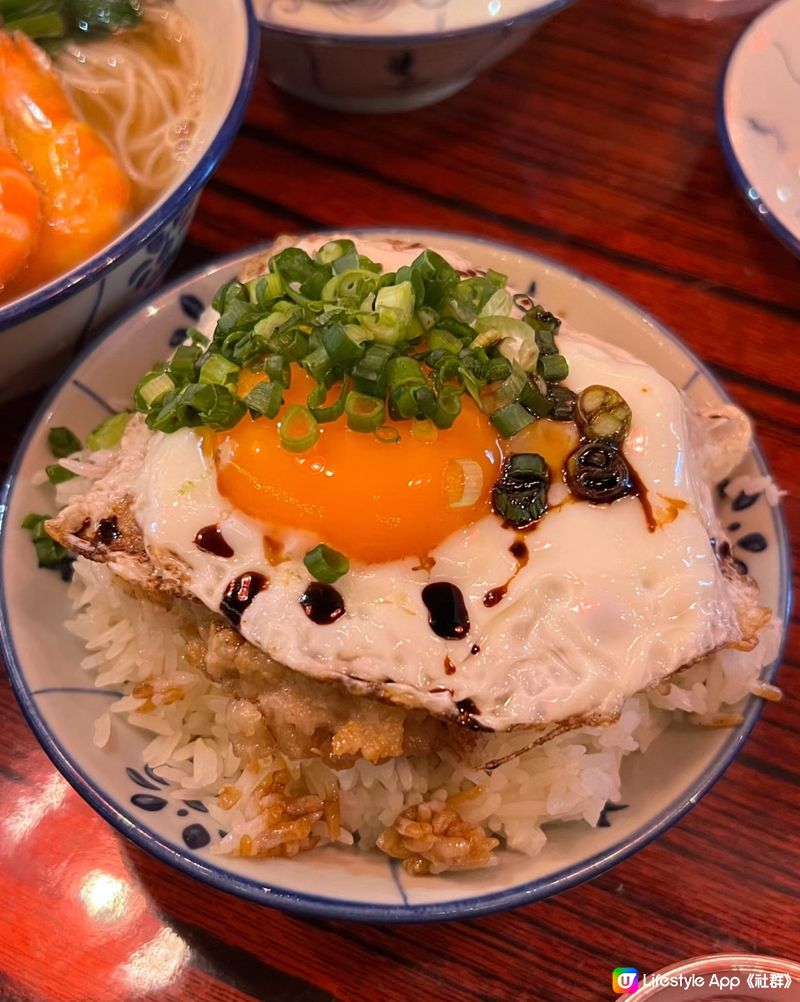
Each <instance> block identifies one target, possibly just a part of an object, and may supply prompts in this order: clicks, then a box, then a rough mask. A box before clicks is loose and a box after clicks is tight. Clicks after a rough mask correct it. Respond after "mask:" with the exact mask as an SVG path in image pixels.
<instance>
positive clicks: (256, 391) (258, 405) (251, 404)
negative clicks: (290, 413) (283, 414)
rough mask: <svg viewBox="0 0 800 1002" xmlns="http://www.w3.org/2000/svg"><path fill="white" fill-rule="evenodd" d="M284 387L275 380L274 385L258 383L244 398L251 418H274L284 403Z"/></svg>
mask: <svg viewBox="0 0 800 1002" xmlns="http://www.w3.org/2000/svg"><path fill="white" fill-rule="evenodd" d="M283 393H284V385H283V383H281V382H279V381H278V380H275V381H274V382H272V383H267V382H263V383H256V385H255V386H254V387H253V388H252V390H250V392H249V393H248V394H247V396H246V397H245V398H244V402H245V405H246V407H247V409H248V410H249V411H250V415H251V417H254V418H259V417H265V418H274V417H277V415H278V411H279V410H280V409H281V404H282V403H283Z"/></svg>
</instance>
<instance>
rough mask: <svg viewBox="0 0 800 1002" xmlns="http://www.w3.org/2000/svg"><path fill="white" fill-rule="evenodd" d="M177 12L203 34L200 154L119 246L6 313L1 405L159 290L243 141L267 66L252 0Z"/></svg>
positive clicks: (0, 314)
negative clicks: (261, 61) (225, 163)
mask: <svg viewBox="0 0 800 1002" xmlns="http://www.w3.org/2000/svg"><path fill="white" fill-rule="evenodd" d="M175 4H176V6H177V7H178V8H179V9H180V10H181V11H182V13H183V14H184V15H185V16H186V18H187V19H188V20H189V21H190V22H191V24H192V26H193V28H194V31H195V36H196V39H197V44H198V48H199V49H200V52H201V58H202V66H203V74H204V79H203V103H202V107H201V112H200V117H199V119H198V123H197V131H196V133H195V140H194V144H193V148H192V153H191V155H190V156H189V157H188V158H187V161H186V163H185V164H183V165H182V167H181V169H180V171H179V172H178V174H177V175H176V177H175V179H174V180H173V182H172V184H171V185H170V187H169V188H168V189H167V190H166V191H165V192H164V193H163V194H162V196H161V198H160V199H158V201H156V202H155V203H154V204H153V205H152V206H151V207H150V208H149V209H148V210H147V211H146V212H145V213H144V214H142V215H139V216H138V217H137V218H136V219H135V220H134V221H133V223H132V224H131V225H130V226H129V227H128V228H127V229H126V230H125V231H123V233H122V234H121V235H120V236H119V237H117V238H116V239H115V240H114V241H113V242H112V243H111V244H109V245H107V246H106V247H104V248H103V249H102V250H101V251H99V252H98V253H97V254H95V255H94V256H93V257H91V258H90V259H89V260H88V261H83V262H81V263H80V265H78V266H77V267H76V268H74V269H73V270H72V271H69V272H67V274H65V275H60V276H59V277H58V278H56V279H55V280H53V281H52V282H49V283H47V284H46V285H44V286H40V287H39V288H36V289H33V290H32V291H31V292H29V293H27V294H26V295H24V296H21V297H19V298H18V299H15V300H12V301H11V302H9V303H8V304H6V305H3V306H1V307H0V377H2V378H0V403H2V402H3V401H5V400H10V399H13V398H14V397H17V396H20V395H21V394H23V393H25V392H27V391H28V390H33V389H36V388H37V387H38V386H42V385H43V384H45V383H47V382H48V381H49V380H50V379H51V378H52V377H53V376H54V375H55V374H56V373H57V372H59V371H60V370H61V369H62V368H63V367H64V364H65V363H66V362H67V361H68V359H69V358H70V357H71V355H72V354H73V353H74V351H75V349H76V346H79V345H80V344H81V343H83V342H85V341H86V340H88V338H89V337H90V336H91V335H92V333H93V332H94V331H96V330H98V329H99V328H100V327H101V326H102V324H103V323H104V322H105V321H106V320H108V319H109V318H110V317H111V316H112V315H113V314H115V313H117V312H119V311H120V310H121V309H124V308H125V307H127V306H130V305H131V304H132V303H134V302H136V301H137V300H140V299H141V298H142V297H143V296H144V295H146V294H147V293H148V292H150V291H151V290H153V289H154V288H156V287H157V286H158V285H159V284H160V282H161V281H162V279H163V277H164V275H165V273H166V271H167V269H168V268H169V266H170V265H171V264H172V261H173V260H174V258H175V255H176V254H177V253H178V250H179V249H180V247H181V244H182V243H183V240H184V237H185V236H186V232H187V230H188V228H189V224H190V223H191V221H192V217H193V215H194V211H195V209H196V207H197V202H198V199H199V197H200V193H201V192H202V190H203V187H204V185H205V184H206V182H207V181H208V178H209V177H210V175H211V173H212V171H213V170H214V168H215V167H216V165H217V164H218V163H219V161H220V159H221V158H222V157H223V155H224V154H225V152H226V151H227V149H228V147H229V146H230V144H231V143H232V141H233V139H234V137H235V136H236V132H237V130H238V127H239V124H240V123H241V120H242V117H243V115H244V111H245V108H246V106H247V102H248V100H249V98H250V93H251V91H252V88H253V83H254V81H255V74H256V69H257V65H258V48H259V32H258V25H257V22H256V20H255V15H254V13H253V9H252V5H251V3H250V0H175ZM212 54H213V58H212Z"/></svg>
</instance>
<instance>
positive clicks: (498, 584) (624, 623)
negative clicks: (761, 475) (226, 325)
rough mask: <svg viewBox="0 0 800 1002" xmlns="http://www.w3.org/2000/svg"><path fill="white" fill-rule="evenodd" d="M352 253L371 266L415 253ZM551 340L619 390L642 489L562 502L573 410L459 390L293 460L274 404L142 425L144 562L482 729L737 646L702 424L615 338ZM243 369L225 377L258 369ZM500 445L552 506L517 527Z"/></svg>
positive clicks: (245, 618)
mask: <svg viewBox="0 0 800 1002" xmlns="http://www.w3.org/2000/svg"><path fill="white" fill-rule="evenodd" d="M363 249H364V251H365V253H368V254H369V255H370V256H371V257H373V258H374V259H376V260H380V261H382V263H383V264H384V266H385V268H386V269H387V270H394V269H395V268H397V267H398V266H399V264H403V263H409V262H410V261H411V260H412V259H413V258H414V257H415V256H416V253H417V251H416V250H404V249H402V248H398V247H396V246H394V245H392V246H390V245H382V244H373V245H371V246H366V247H364V248H363ZM558 347H559V350H560V352H561V353H562V354H563V355H564V356H565V357H566V359H567V361H568V363H569V376H568V378H567V379H566V381H565V385H566V386H567V387H569V388H570V389H572V390H573V391H575V392H580V391H581V390H583V389H584V388H586V387H587V386H590V385H592V384H598V383H599V384H603V385H606V386H612V387H614V388H615V389H616V390H617V391H618V392H619V393H620V394H621V395H622V396H623V397H624V399H625V400H626V401H627V402H628V403H629V405H630V407H631V411H632V422H631V428H630V432H629V434H628V437H627V440H626V445H625V454H626V457H627V458H628V460H629V462H630V464H631V466H632V468H633V470H634V471H635V476H636V478H637V484H638V495H637V496H627V497H624V498H621V499H620V500H617V501H615V502H613V503H611V504H589V503H580V502H576V499H575V498H573V497H572V496H571V495H570V494H569V492H568V490H567V488H566V487H565V485H564V483H563V479H562V476H561V469H562V466H563V462H564V459H565V457H566V455H567V454H568V453H569V452H570V451H572V449H573V448H574V447H575V444H576V439H575V438H573V437H572V436H573V434H574V429H573V426H572V425H571V424H569V425H565V424H561V423H557V422H553V421H549V420H542V421H538V422H536V423H535V424H534V425H531V426H529V428H527V429H524V430H523V431H522V432H520V433H519V434H518V435H517V436H515V437H514V438H512V439H510V440H500V439H498V437H497V436H496V433H495V431H494V429H493V427H492V425H491V424H490V423H489V421H488V419H487V418H486V416H485V415H484V414H483V413H482V412H480V411H479V410H478V408H477V407H476V406H474V405H472V404H471V401H469V402H467V403H466V404H465V406H464V410H463V412H462V414H461V415H460V416H459V418H458V419H457V421H456V422H455V424H454V425H453V427H452V428H451V429H448V430H446V431H437V430H436V429H435V428H432V427H430V426H429V423H428V422H418V423H416V426H415V427H414V428H413V430H412V429H411V428H410V426H409V425H408V423H406V425H405V426H404V427H403V433H402V435H401V437H400V440H399V441H398V442H380V441H377V440H376V438H375V437H374V436H372V435H364V434H361V433H358V432H354V431H351V430H350V429H349V428H347V426H346V424H345V423H344V422H332V423H331V424H328V425H324V426H323V427H322V429H321V434H320V436H319V439H318V441H317V443H316V444H315V445H314V446H313V447H312V448H311V449H310V450H308V451H307V452H303V453H294V452H290V451H288V450H286V449H285V448H283V447H282V445H281V442H280V437H279V430H280V415H279V420H278V421H267V420H264V419H258V420H253V419H251V418H250V417H246V418H244V419H243V420H242V421H241V422H240V423H239V424H238V425H236V426H235V427H234V428H232V429H230V430H228V431H224V432H216V433H211V432H208V431H205V432H198V431H197V430H195V429H189V428H184V429H182V430H180V431H178V432H175V433H173V434H162V433H149V432H148V433H147V441H146V444H145V447H144V453H143V460H142V462H141V464H140V468H139V470H138V473H137V474H136V476H135V477H134V478H133V482H132V483H131V484H130V486H129V489H128V494H129V495H130V496H131V497H132V498H133V499H134V503H133V511H134V514H135V517H136V520H137V523H138V525H139V527H140V529H141V532H142V537H143V543H144V547H145V550H146V553H147V555H148V557H149V559H150V560H151V561H152V562H153V563H154V564H155V565H156V566H158V565H159V563H161V564H164V563H167V562H169V563H172V564H177V565H178V566H179V567H180V568H181V574H182V586H183V590H184V593H185V594H188V595H191V596H192V597H194V598H195V599H197V600H199V601H200V602H202V603H204V604H205V605H206V606H208V608H209V609H211V610H213V611H214V612H217V613H219V612H220V611H221V610H222V612H223V613H226V614H227V615H228V617H229V618H231V619H232V620H233V621H234V623H235V625H236V626H237V629H238V630H239V631H240V632H241V634H242V635H243V636H244V637H245V639H247V640H248V641H250V642H251V643H252V644H254V645H255V646H257V647H258V648H260V649H262V650H263V651H265V652H267V653H268V654H269V655H270V656H271V657H272V658H273V659H274V660H276V661H278V662H280V663H281V664H283V665H286V666H288V667H289V668H292V669H294V670H296V671H298V672H301V673H303V674H305V675H308V676H311V677H313V678H316V679H322V680H328V681H330V682H332V683H333V682H336V683H342V684H345V685H347V686H348V687H350V688H352V689H354V690H356V691H359V692H364V693H366V694H370V695H377V696H379V697H380V698H382V699H388V700H391V701H393V702H396V703H398V704H400V705H403V706H406V707H420V708H424V709H426V710H428V711H429V712H431V713H433V714H435V715H438V716H441V717H451V718H456V719H459V720H461V721H462V722H464V723H469V724H470V725H471V726H475V727H481V728H486V729H490V730H508V729H512V728H517V727H536V726H543V725H548V724H557V723H563V722H569V721H576V720H580V721H584V722H587V721H589V722H592V721H594V722H602V721H606V720H610V719H613V718H614V716H615V714H616V713H617V712H618V711H619V708H620V707H621V705H622V703H623V702H624V701H625V699H626V698H628V697H629V696H630V695H632V694H633V693H636V692H639V691H641V690H644V689H646V688H648V687H650V686H653V685H655V684H658V683H659V682H660V681H661V680H663V679H665V678H667V677H668V676H670V675H671V674H672V673H674V672H675V671H677V670H679V669H680V668H682V667H684V666H686V665H689V664H692V663H694V662H695V661H697V660H698V659H700V658H702V657H704V656H706V655H708V654H709V653H710V652H713V651H715V650H718V649H720V648H721V647H723V646H726V645H731V644H747V643H751V644H752V643H753V642H754V641H753V636H752V632H753V630H752V629H751V626H750V625H748V624H749V623H750V621H751V619H752V617H751V616H750V612H751V611H752V609H753V608H754V606H755V598H754V593H753V587H754V586H753V585H752V582H750V581H749V580H748V579H744V578H742V577H741V576H740V575H738V574H737V573H735V572H734V571H733V570H732V569H731V568H730V567H729V566H726V565H725V563H724V562H721V561H720V560H719V559H718V558H717V555H716V553H715V544H714V540H719V539H721V538H723V536H722V533H721V530H720V527H719V525H718V524H717V520H716V516H715V514H714V508H713V502H712V495H711V490H710V485H709V483H708V482H707V481H706V480H705V476H704V474H705V470H704V466H703V464H702V463H700V462H698V461H697V457H698V456H702V453H701V452H700V451H699V450H698V449H696V448H693V447H692V443H693V442H697V441H703V439H704V437H705V435H706V433H707V431H708V432H709V433H710V428H711V424H712V422H711V421H710V420H709V421H708V422H706V421H705V419H703V418H701V417H699V416H697V415H695V414H692V413H690V412H689V410H688V409H687V404H686V401H685V400H684V398H683V397H682V395H681V393H680V392H679V391H678V390H677V389H676V387H675V386H674V385H673V384H672V383H671V382H669V380H667V379H665V378H664V377H663V376H661V375H660V374H659V373H658V372H656V370H655V369H653V368H652V367H650V366H649V365H646V364H645V363H643V362H641V361H639V360H637V359H636V358H634V357H633V356H631V355H629V354H628V353H627V352H625V351H622V350H620V349H618V348H614V347H611V346H609V345H606V344H603V343H601V342H599V341H597V340H596V339H594V338H592V337H591V336H589V335H586V334H581V333H578V332H576V331H571V330H569V329H568V328H567V327H566V326H562V329H561V333H560V334H559V337H558ZM296 368H297V367H295V369H296ZM241 378H242V380H243V381H244V382H243V384H242V385H240V387H239V389H240V392H242V391H246V390H247V389H249V388H250V383H251V382H252V381H253V380H255V379H257V378H258V377H256V376H253V375H252V374H251V375H247V376H243V377H241ZM304 378H305V377H304V376H303V374H302V372H299V371H295V372H294V373H293V382H292V387H291V390H290V391H289V393H290V395H289V397H288V402H289V403H292V402H295V401H297V402H305V399H306V397H307V396H308V392H309V390H310V388H311V387H310V385H306V384H305V383H304ZM743 421H744V419H743V418H742V419H741V421H734V422H733V424H735V425H736V428H737V432H736V436H738V438H737V441H738V442H739V444H738V445H737V446H736V449H735V450H733V451H735V452H736V454H737V455H734V456H731V457H729V458H730V463H729V465H731V466H732V465H734V460H735V459H736V458H738V455H739V454H740V453H741V451H742V450H743V448H744V445H745V444H746V443H745V441H744V438H743V436H742V434H741V426H742V422H743ZM714 428H715V434H717V437H719V433H718V432H719V429H718V425H714ZM569 429H573V431H570V430H569ZM736 436H734V437H736ZM512 452H538V453H539V454H540V455H542V456H543V457H544V458H545V460H546V461H547V463H548V465H549V466H550V468H551V486H550V488H549V493H548V504H549V510H548V511H547V513H546V514H545V516H544V517H543V518H542V519H541V520H540V521H539V522H538V523H536V524H535V526H534V528H533V529H532V530H530V531H527V532H523V533H520V532H515V531H514V530H513V529H510V528H508V527H506V526H504V524H503V522H502V521H501V520H500V519H499V518H498V516H497V515H496V514H495V513H494V512H493V510H492V506H491V490H492V486H493V483H494V482H495V480H496V479H497V477H498V475H499V471H500V468H501V465H502V462H503V460H504V458H506V457H507V455H508V454H509V453H512ZM467 481H469V490H467ZM203 533H205V535H203ZM319 543H325V544H327V545H329V546H331V547H334V548H335V549H337V550H339V551H341V552H342V553H344V554H346V555H347V556H348V558H349V559H350V571H349V573H348V574H346V575H345V576H344V577H342V578H341V579H340V580H339V581H337V582H336V584H335V587H330V586H320V585H315V584H314V583H313V582H312V580H311V578H310V576H309V572H308V570H307V569H306V567H305V565H304V563H303V556H304V555H305V554H306V553H307V552H308V551H309V549H311V548H313V547H314V546H316V545H317V544H319ZM442 615H444V616H445V617H450V618H453V617H455V619H456V620H458V626H459V628H458V629H452V628H451V629H450V630H447V629H442V628H441V624H440V622H439V618H440V617H441V616H442Z"/></svg>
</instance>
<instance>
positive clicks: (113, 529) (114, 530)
mask: <svg viewBox="0 0 800 1002" xmlns="http://www.w3.org/2000/svg"><path fill="white" fill-rule="evenodd" d="M121 535H122V533H121V532H120V531H119V526H118V525H117V516H116V515H111V516H109V517H108V518H101V519H100V521H99V522H98V523H97V532H96V534H95V539H96V540H98V541H99V542H101V543H105V545H106V546H110V545H111V544H112V543H115V542H116V541H117V540H118V539H119V537H120V536H121Z"/></svg>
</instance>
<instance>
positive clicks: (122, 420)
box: [86, 411, 131, 452]
mask: <svg viewBox="0 0 800 1002" xmlns="http://www.w3.org/2000/svg"><path fill="white" fill-rule="evenodd" d="M130 419H131V414H130V411H122V412H121V413H119V414H112V415H111V417H107V418H106V419H105V421H101V422H100V424H99V425H97V427H96V428H93V429H92V430H91V431H90V432H89V434H88V435H87V436H86V445H87V447H88V448H89V449H91V450H92V452H97V451H98V450H100V449H113V448H115V447H116V446H117V445H119V443H120V440H121V438H122V436H123V434H124V432H125V429H126V428H127V426H128V422H129V421H130Z"/></svg>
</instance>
